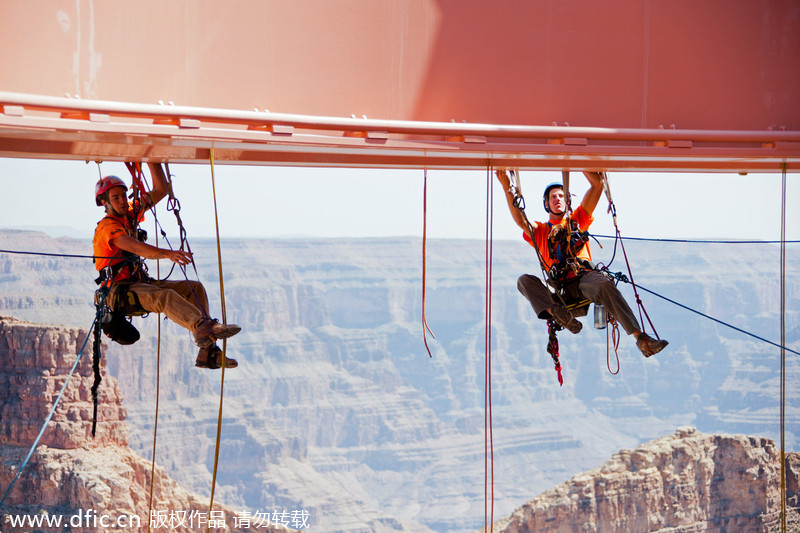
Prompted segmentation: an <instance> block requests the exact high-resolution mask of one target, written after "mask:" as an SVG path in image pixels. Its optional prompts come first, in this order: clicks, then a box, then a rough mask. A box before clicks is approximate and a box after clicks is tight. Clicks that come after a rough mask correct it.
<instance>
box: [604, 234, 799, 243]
mask: <svg viewBox="0 0 800 533" xmlns="http://www.w3.org/2000/svg"><path fill="white" fill-rule="evenodd" d="M591 236H592V237H594V238H599V239H615V238H616V237H615V236H614V235H596V234H594V233H592V234H591ZM622 238H624V239H625V240H626V241H650V242H688V243H696V244H781V242H785V243H786V244H797V243H800V241H733V240H731V241H723V240H710V239H709V240H706V239H656V238H647V237H622Z"/></svg>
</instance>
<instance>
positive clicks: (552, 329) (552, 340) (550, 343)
mask: <svg viewBox="0 0 800 533" xmlns="http://www.w3.org/2000/svg"><path fill="white" fill-rule="evenodd" d="M560 329H561V326H559V325H558V324H556V321H555V320H553V319H552V318H548V319H547V353H549V354H550V357H551V358H552V359H553V365H554V368H555V371H556V377H557V378H558V385H559V387H561V386H563V385H564V376H563V375H561V361H559V357H560V354H559V353H558V337H557V336H556V333H557V332H558V330H560Z"/></svg>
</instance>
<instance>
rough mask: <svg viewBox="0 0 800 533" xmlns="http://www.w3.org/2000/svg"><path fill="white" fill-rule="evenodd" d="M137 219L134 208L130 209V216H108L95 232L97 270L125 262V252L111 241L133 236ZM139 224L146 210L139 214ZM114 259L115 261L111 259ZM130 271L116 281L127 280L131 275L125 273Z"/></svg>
mask: <svg viewBox="0 0 800 533" xmlns="http://www.w3.org/2000/svg"><path fill="white" fill-rule="evenodd" d="M135 218H136V213H135V212H134V210H133V207H132V206H129V207H128V214H127V215H125V216H121V217H119V216H112V215H106V216H105V217H104V218H103V219H102V220H100V222H98V223H97V227H96V228H95V230H94V239H92V246H93V248H94V256H95V257H96V258H97V259H95V262H94V264H95V268H97V270H103V269H104V268H105V267H107V266H109V265H115V264H117V263H119V262H120V261H123V260H124V257H123V250H122V249H120V248H119V247H117V246H114V245H113V244H112V243H111V241H112V240H114V239H115V238H117V237H119V236H120V235H130V236H132V237H134V235H133V221H134V220H135ZM138 218H139V222H141V221H142V220H144V210H142V211H140V212H139V217H138ZM111 257H113V258H114V259H110V258H111ZM127 270H128V269H123V272H120V274H119V275H118V276H117V278H116V280H115V281H120V280H121V279H125V278H126V277H128V276H129V275H130V274H129V273H127V272H125V271H127Z"/></svg>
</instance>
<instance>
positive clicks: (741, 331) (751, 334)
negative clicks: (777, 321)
mask: <svg viewBox="0 0 800 533" xmlns="http://www.w3.org/2000/svg"><path fill="white" fill-rule="evenodd" d="M623 281H627V280H623ZM636 286H637V287H638V288H640V289H642V290H643V291H646V292H649V293H650V294H652V295H653V296H658V297H659V298H661V299H662V300H666V301H668V302H669V303H672V304H675V305H677V306H678V307H682V308H684V309H686V310H687V311H691V312H692V313H697V314H698V315H700V316H702V317H705V318H707V319H709V320H713V321H714V322H716V323H718V324H722V325H723V326H727V327H729V328H731V329H735V330H736V331H738V332H739V333H744V334H745V335H749V336H750V337H753V338H754V339H758V340H760V341H762V342H766V343H767V344H771V345H772V346H775V347H776V348H781V349H784V350H786V351H787V352H791V353H793V354H796V355H800V352H796V351H794V350H792V349H790V348H787V347H786V346H781V345H780V344H777V343H774V342H772V341H770V340H767V339H765V338H764V337H759V336H758V335H756V334H754V333H750V332H749V331H745V330H743V329H741V328H737V327H736V326H733V325H731V324H728V323H727V322H723V321H722V320H719V319H716V318H714V317H713V316H709V315H706V314H705V313H701V312H700V311H697V310H695V309H692V308H691V307H688V306H686V305H683V304H682V303H678V302H676V301H675V300H671V299H669V298H667V297H666V296H662V295H660V294H658V293H656V292H653V291H651V290H649V289H646V288H645V287H642V286H641V285H639V284H638V283H637V284H636Z"/></svg>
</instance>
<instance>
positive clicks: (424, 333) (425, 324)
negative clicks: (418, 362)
mask: <svg viewBox="0 0 800 533" xmlns="http://www.w3.org/2000/svg"><path fill="white" fill-rule="evenodd" d="M427 243H428V169H427V168H426V169H425V171H424V174H423V181H422V342H424V343H425V349H426V350H427V351H428V357H430V358H433V355H431V349H430V348H429V347H428V333H430V334H431V337H433V338H434V339H435V338H436V335H434V334H433V331H431V328H430V327H429V326H428V319H427V318H426V317H425V280H426V279H427V259H426V255H427V254H426V249H427V246H428V245H427Z"/></svg>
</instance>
